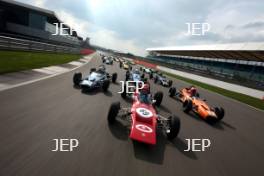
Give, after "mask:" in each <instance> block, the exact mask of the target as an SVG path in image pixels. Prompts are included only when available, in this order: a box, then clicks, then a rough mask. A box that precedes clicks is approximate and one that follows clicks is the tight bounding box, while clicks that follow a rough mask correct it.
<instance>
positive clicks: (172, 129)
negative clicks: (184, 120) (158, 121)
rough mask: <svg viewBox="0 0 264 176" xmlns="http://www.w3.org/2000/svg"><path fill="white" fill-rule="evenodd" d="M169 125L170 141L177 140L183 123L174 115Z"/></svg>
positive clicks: (170, 118) (168, 135)
mask: <svg viewBox="0 0 264 176" xmlns="http://www.w3.org/2000/svg"><path fill="white" fill-rule="evenodd" d="M168 122H169V123H168V125H169V132H166V134H167V137H168V139H169V140H172V139H174V138H176V137H177V136H178V134H179V131H180V128H181V121H180V119H179V118H178V117H177V116H175V115H173V116H170V117H169V121H168Z"/></svg>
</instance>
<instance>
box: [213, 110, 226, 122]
mask: <svg viewBox="0 0 264 176" xmlns="http://www.w3.org/2000/svg"><path fill="white" fill-rule="evenodd" d="M215 114H216V116H217V120H218V121H220V120H222V119H223V118H224V116H225V110H224V109H223V108H222V107H219V108H218V107H216V108H215Z"/></svg>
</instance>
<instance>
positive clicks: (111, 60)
mask: <svg viewBox="0 0 264 176" xmlns="http://www.w3.org/2000/svg"><path fill="white" fill-rule="evenodd" d="M102 62H103V63H105V64H108V65H113V59H112V58H111V57H106V56H105V57H104V58H103V59H102Z"/></svg>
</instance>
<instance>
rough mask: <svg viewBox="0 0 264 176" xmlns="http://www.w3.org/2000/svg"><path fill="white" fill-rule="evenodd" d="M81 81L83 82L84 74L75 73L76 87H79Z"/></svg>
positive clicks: (74, 81)
mask: <svg viewBox="0 0 264 176" xmlns="http://www.w3.org/2000/svg"><path fill="white" fill-rule="evenodd" d="M81 81H82V73H81V72H78V73H74V75H73V83H74V85H75V86H78V85H79V83H80V82H81Z"/></svg>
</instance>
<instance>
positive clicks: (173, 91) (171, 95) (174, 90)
mask: <svg viewBox="0 0 264 176" xmlns="http://www.w3.org/2000/svg"><path fill="white" fill-rule="evenodd" d="M175 94H176V88H175V87H171V88H170V89H169V96H170V97H173V96H174V95H175Z"/></svg>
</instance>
